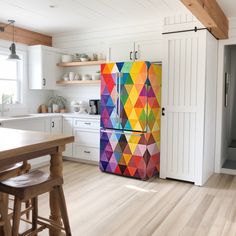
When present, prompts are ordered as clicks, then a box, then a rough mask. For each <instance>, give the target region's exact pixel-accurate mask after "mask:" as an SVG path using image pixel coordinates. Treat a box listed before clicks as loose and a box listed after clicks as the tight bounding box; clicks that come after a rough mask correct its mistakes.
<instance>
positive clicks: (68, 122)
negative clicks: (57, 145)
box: [62, 118, 73, 157]
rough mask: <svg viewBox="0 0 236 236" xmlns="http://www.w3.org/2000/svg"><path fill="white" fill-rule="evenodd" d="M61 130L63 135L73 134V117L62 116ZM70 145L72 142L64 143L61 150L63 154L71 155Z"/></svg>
mask: <svg viewBox="0 0 236 236" xmlns="http://www.w3.org/2000/svg"><path fill="white" fill-rule="evenodd" d="M62 130H63V134H64V135H73V118H63V128H62ZM72 146H73V144H72V143H69V144H66V150H65V151H64V152H63V156H66V157H72V156H73V150H72Z"/></svg>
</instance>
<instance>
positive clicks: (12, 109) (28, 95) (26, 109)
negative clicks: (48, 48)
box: [0, 40, 52, 116]
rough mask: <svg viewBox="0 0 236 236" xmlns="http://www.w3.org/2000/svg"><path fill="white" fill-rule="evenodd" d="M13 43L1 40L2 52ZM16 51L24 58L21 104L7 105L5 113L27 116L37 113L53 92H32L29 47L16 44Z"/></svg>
mask: <svg viewBox="0 0 236 236" xmlns="http://www.w3.org/2000/svg"><path fill="white" fill-rule="evenodd" d="M10 44H11V42H9V41H5V40H0V50H6V51H7V52H8V51H9V45H10ZM16 51H17V53H19V54H22V56H23V62H24V66H23V68H22V69H23V77H22V81H21V96H22V99H21V100H22V103H21V104H11V105H6V106H5V107H6V108H7V109H8V108H9V111H8V112H5V114H4V115H5V116H8V115H16V114H26V113H36V112H37V108H38V107H39V105H40V104H42V103H45V102H46V101H47V97H48V96H49V95H50V94H52V91H42V90H38V91H36V90H30V89H29V86H28V84H29V82H28V66H27V63H28V62H27V46H26V45H23V44H16Z"/></svg>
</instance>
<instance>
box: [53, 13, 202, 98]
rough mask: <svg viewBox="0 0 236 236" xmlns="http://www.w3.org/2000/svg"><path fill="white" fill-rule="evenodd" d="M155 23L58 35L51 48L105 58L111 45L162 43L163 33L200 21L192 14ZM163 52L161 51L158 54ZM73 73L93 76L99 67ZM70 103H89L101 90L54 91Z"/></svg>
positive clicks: (76, 69)
mask: <svg viewBox="0 0 236 236" xmlns="http://www.w3.org/2000/svg"><path fill="white" fill-rule="evenodd" d="M157 19H158V20H157V21H154V22H150V23H148V24H147V23H145V24H139V25H132V26H130V25H129V26H123V27H113V28H111V27H110V28H105V27H103V28H102V27H101V28H96V29H90V30H82V31H80V32H70V33H64V34H57V35H54V37H53V46H54V47H57V48H60V49H63V50H64V51H65V52H68V53H86V54H88V55H89V56H92V54H93V53H97V54H98V56H99V57H103V58H108V52H109V50H108V49H109V47H110V46H111V45H112V44H119V43H127V44H128V43H133V42H139V43H140V42H147V41H152V42H153V41H156V42H157V43H159V44H162V32H163V31H164V30H171V29H175V30H178V29H182V28H183V26H185V27H187V28H192V27H193V26H195V25H196V26H199V24H200V23H199V22H198V21H197V19H196V18H194V17H193V16H192V15H189V14H184V15H177V16H168V17H165V18H163V20H160V18H157ZM163 53H164V52H163V51H162V52H161V54H163ZM69 70H72V71H78V72H81V71H82V73H93V72H95V71H97V70H99V67H90V68H89V67H87V68H81V69H79V68H71V69H68V70H67V72H69ZM55 93H59V94H61V95H63V96H65V97H66V98H67V99H68V100H69V101H71V100H89V99H90V98H99V97H100V87H99V86H98V85H97V86H77V87H63V88H60V89H59V90H57V91H55Z"/></svg>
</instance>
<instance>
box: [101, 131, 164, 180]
mask: <svg viewBox="0 0 236 236" xmlns="http://www.w3.org/2000/svg"><path fill="white" fill-rule="evenodd" d="M159 154H160V153H159V148H158V146H157V142H156V141H155V139H154V138H153V137H152V134H150V133H141V132H120V131H113V130H101V136H100V162H99V166H100V169H101V170H102V171H104V172H109V173H114V174H118V175H123V176H129V177H134V178H139V179H148V178H150V177H152V176H155V175H157V173H158V166H159V160H160V157H159Z"/></svg>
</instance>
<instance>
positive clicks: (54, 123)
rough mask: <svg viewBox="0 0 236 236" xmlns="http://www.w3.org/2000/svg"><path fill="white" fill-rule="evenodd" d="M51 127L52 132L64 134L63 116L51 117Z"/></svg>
mask: <svg viewBox="0 0 236 236" xmlns="http://www.w3.org/2000/svg"><path fill="white" fill-rule="evenodd" d="M50 127H51V133H52V134H62V117H51V118H50Z"/></svg>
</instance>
